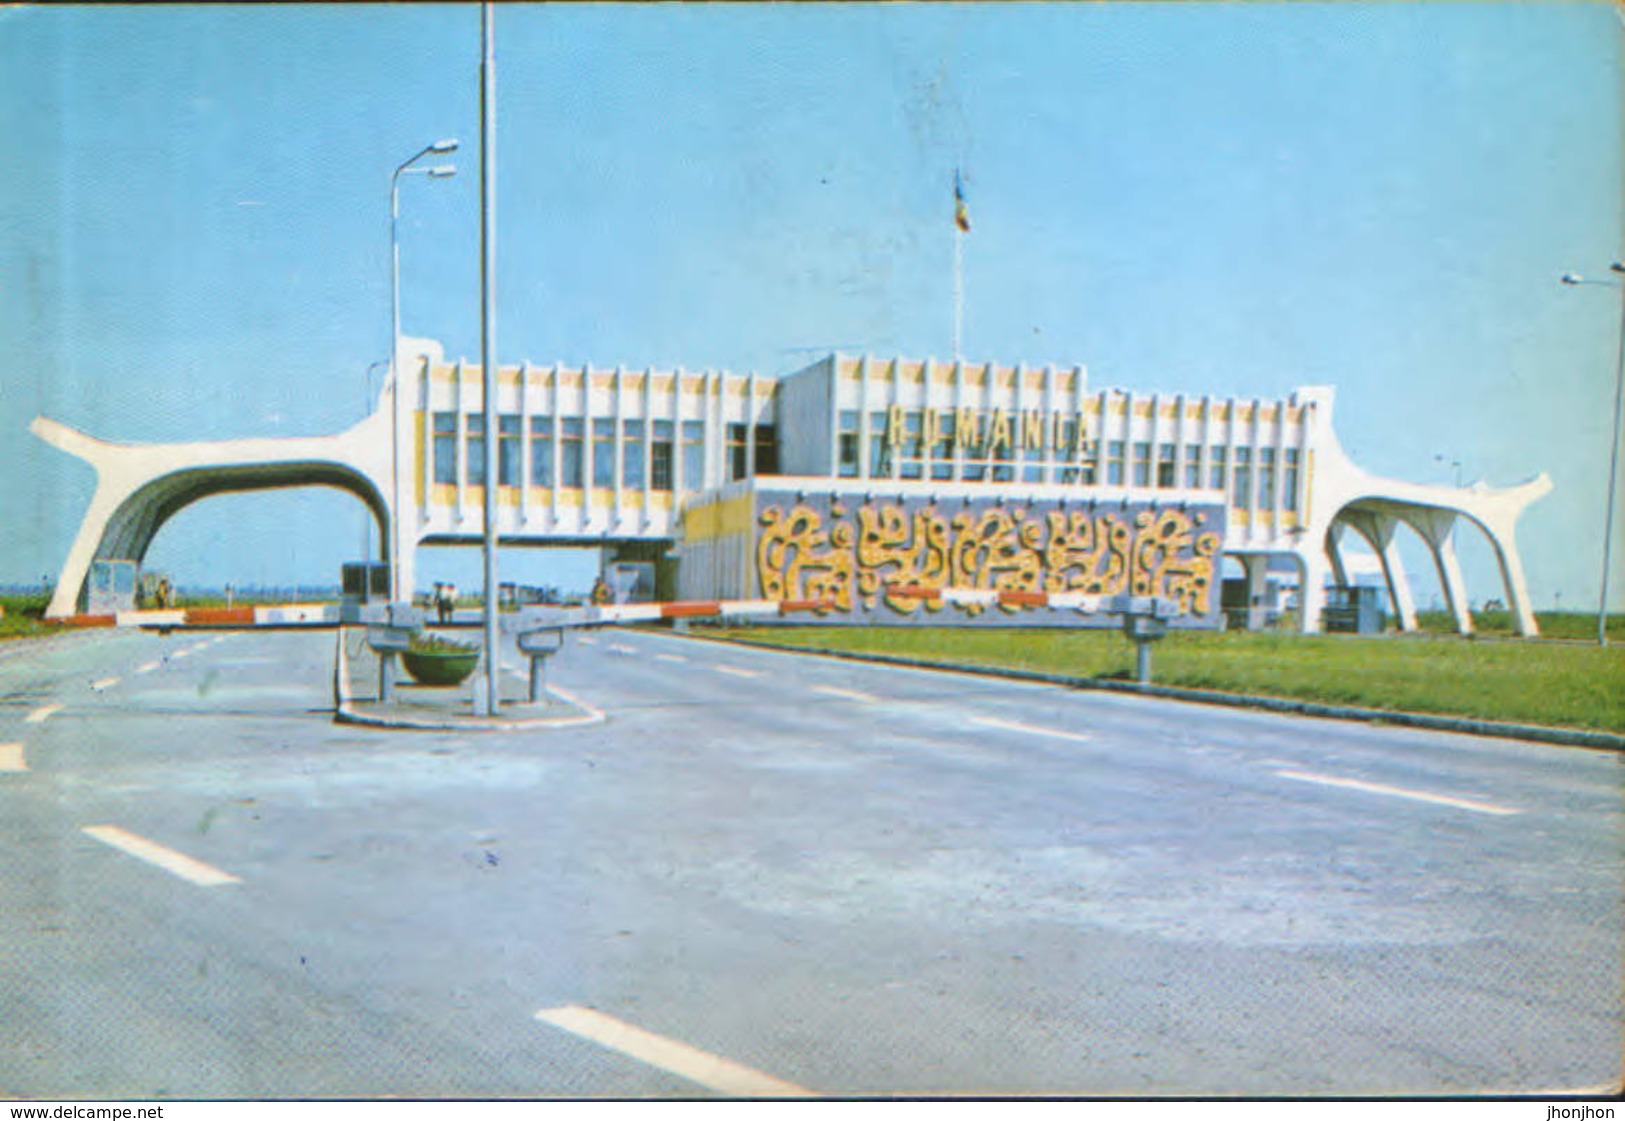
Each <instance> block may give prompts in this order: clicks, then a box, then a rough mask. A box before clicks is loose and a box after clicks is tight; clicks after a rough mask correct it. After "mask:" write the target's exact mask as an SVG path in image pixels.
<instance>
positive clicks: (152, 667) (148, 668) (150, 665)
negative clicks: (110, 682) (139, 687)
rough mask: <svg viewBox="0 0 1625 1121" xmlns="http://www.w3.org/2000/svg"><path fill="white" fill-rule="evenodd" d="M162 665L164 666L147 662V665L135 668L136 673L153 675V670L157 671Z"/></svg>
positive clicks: (160, 663) (159, 663)
mask: <svg viewBox="0 0 1625 1121" xmlns="http://www.w3.org/2000/svg"><path fill="white" fill-rule="evenodd" d="M161 665H163V663H162V662H147V663H146V664H145V665H139V666H136V667H135V672H136V673H151V672H152V671H153V670H155V669H157V668H158V667H159V666H161Z"/></svg>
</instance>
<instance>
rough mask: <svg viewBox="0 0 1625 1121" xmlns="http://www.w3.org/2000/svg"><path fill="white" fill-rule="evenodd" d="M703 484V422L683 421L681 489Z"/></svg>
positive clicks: (698, 488)
mask: <svg viewBox="0 0 1625 1121" xmlns="http://www.w3.org/2000/svg"><path fill="white" fill-rule="evenodd" d="M704 486H705V422H704V421H703V420H685V421H683V489H684V490H700V489H701V488H702V487H704Z"/></svg>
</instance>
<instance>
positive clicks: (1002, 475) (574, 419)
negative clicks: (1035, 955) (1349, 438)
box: [34, 340, 1550, 634]
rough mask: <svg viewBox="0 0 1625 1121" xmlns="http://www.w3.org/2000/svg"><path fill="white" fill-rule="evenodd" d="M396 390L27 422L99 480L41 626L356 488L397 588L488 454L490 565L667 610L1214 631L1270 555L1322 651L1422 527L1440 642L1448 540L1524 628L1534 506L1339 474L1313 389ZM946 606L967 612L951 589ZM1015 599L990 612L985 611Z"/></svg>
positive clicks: (420, 345) (1046, 377) (443, 535)
mask: <svg viewBox="0 0 1625 1121" xmlns="http://www.w3.org/2000/svg"><path fill="white" fill-rule="evenodd" d="M404 343H405V344H406V345H405V346H404V347H403V358H402V361H401V363H400V368H401V373H402V376H401V377H400V379H399V384H400V386H401V392H400V394H399V396H398V397H397V396H396V393H395V384H396V379H393V378H392V379H391V382H390V384H389V385H387V386H386V387H385V389H384V392H383V394H382V395H381V397H380V399H379V407H378V409H377V410H376V411H375V412H374V413H373V414H372V415H370V416H369V417H367V418H366V419H365V420H363V421H362V422H361V423H360V424H358V425H356V426H355V427H354V428H352V429H350V430H348V431H347V432H344V433H339V434H337V435H334V436H328V437H315V438H306V439H279V440H242V441H226V442H214V443H194V444H175V445H147V446H130V445H114V444H109V443H105V442H103V441H98V440H95V439H93V438H92V437H89V436H85V435H83V434H81V433H77V432H74V431H73V430H71V429H67V428H66V427H64V426H62V425H59V424H57V423H55V422H53V421H49V420H47V419H45V418H39V419H38V420H36V421H35V425H34V431H35V432H36V433H37V434H39V435H40V436H41V437H42V438H44V439H46V440H48V441H50V442H52V443H53V444H56V445H57V446H58V447H61V448H63V449H64V450H67V451H70V452H72V453H74V454H77V455H79V456H81V457H82V458H84V459H86V460H88V461H89V462H91V463H92V464H93V465H94V466H95V467H96V469H97V472H98V485H97V491H96V494H95V496H94V497H93V499H92V503H91V508H90V510H89V511H88V512H87V514H86V518H85V521H84V524H83V525H82V527H81V530H80V533H79V535H78V538H77V539H76V541H75V543H74V546H73V548H72V550H71V551H70V554H69V557H68V560H67V563H66V564H65V566H64V570H63V574H62V579H61V580H60V581H59V583H58V585H57V590H56V593H55V597H54V598H53V600H52V603H51V607H50V612H51V614H53V615H65V614H71V613H73V612H74V611H76V610H79V609H80V608H81V607H82V603H83V595H84V584H85V577H86V573H87V572H88V569H89V565H90V562H91V561H92V560H95V559H111V558H118V559H131V560H136V561H139V560H140V559H141V558H142V556H143V555H144V554H145V551H146V548H147V546H148V544H149V543H150V541H151V539H152V536H153V535H154V534H155V533H156V532H157V529H158V528H159V526H161V525H162V523H163V521H164V520H166V519H167V518H168V517H170V516H172V515H173V514H174V513H175V512H176V511H178V510H179V509H181V508H183V507H184V506H185V505H187V504H189V503H191V502H194V501H197V500H199V499H201V498H203V497H206V496H208V495H209V494H214V493H220V492H224V491H232V490H246V489H258V488H264V487H277V486H298V485H328V486H338V487H343V488H345V489H348V490H351V491H353V492H354V493H356V494H357V495H358V496H359V497H361V498H362V500H363V501H364V502H366V503H367V504H368V506H369V507H370V508H371V509H372V510H373V512H374V515H375V517H376V518H377V520H378V523H379V526H380V537H381V541H382V542H383V544H384V549H383V551H384V552H385V554H386V555H387V556H388V557H389V558H391V562H392V565H393V589H392V590H393V594H394V595H395V597H396V598H405V597H406V596H409V595H410V594H411V593H412V592H413V591H414V590H415V589H416V587H417V574H416V556H417V550H418V548H419V547H421V546H423V545H444V544H463V543H466V544H476V543H478V542H479V541H480V540H481V539H482V537H483V532H484V524H483V511H484V499H485V490H484V488H485V487H486V485H488V480H487V479H486V478H485V440H486V439H487V438H488V437H493V438H494V439H495V440H496V451H497V457H496V461H497V478H496V480H495V483H496V486H497V496H496V497H497V526H496V530H497V535H498V538H499V540H500V541H501V542H502V543H503V544H505V545H526V544H534V545H593V546H598V547H600V548H602V549H604V550H605V555H606V557H612V558H618V559H625V560H646V561H649V562H651V563H654V564H655V565H656V566H657V568H658V569H659V571H660V574H661V575H660V579H659V581H658V585H659V587H660V588H661V590H662V594H663V595H666V596H671V595H677V596H682V597H684V598H706V599H714V598H765V599H790V600H800V599H830V600H832V601H834V602H836V603H837V604H839V606H838V608H836V609H834V610H831V611H829V612H827V613H825V615H824V616H823V617H824V618H825V620H826V621H840V620H850V621H868V622H898V623H908V622H916V621H930V622H948V621H961V620H963V621H975V622H981V623H987V622H1002V623H1011V624H1020V625H1032V624H1038V623H1059V624H1065V625H1077V624H1079V623H1086V622H1088V621H1090V619H1091V611H1092V609H1093V607H1094V606H1095V604H1094V598H1095V597H1101V596H1108V595H1113V594H1118V593H1121V592H1131V593H1134V594H1149V595H1160V596H1164V597H1165V598H1171V599H1175V600H1176V601H1178V602H1179V603H1180V604H1181V609H1182V612H1183V614H1184V618H1185V621H1186V622H1187V623H1188V624H1190V625H1212V624H1213V623H1215V622H1216V620H1217V618H1218V598H1219V597H1218V587H1219V583H1220V578H1221V575H1222V567H1221V566H1222V561H1223V558H1225V557H1231V558H1234V560H1235V561H1237V562H1239V564H1240V566H1241V569H1242V571H1243V572H1244V573H1245V574H1246V579H1247V582H1248V587H1249V592H1250V593H1251V594H1253V595H1255V596H1257V595H1261V593H1262V591H1263V587H1264V581H1265V572H1266V569H1267V568H1268V566H1269V562H1270V561H1271V559H1272V558H1281V557H1285V558H1290V559H1291V561H1292V563H1293V564H1294V565H1295V566H1296V568H1297V571H1298V573H1299V577H1300V578H1299V587H1300V589H1301V592H1300V605H1299V607H1300V610H1299V625H1300V626H1301V627H1302V629H1304V630H1306V631H1314V630H1318V629H1319V627H1320V616H1321V609H1322V607H1323V605H1324V594H1325V586H1326V583H1327V582H1328V580H1329V579H1331V580H1335V581H1336V582H1337V583H1347V574H1346V572H1345V565H1344V563H1343V552H1344V544H1345V541H1346V536H1347V534H1348V533H1349V532H1351V531H1352V532H1354V533H1356V534H1358V535H1359V536H1360V537H1362V538H1363V539H1365V540H1366V541H1368V542H1369V543H1370V546H1371V548H1372V551H1373V552H1374V553H1375V554H1376V555H1377V557H1378V558H1379V559H1380V561H1381V565H1382V571H1383V576H1384V581H1385V583H1386V585H1387V590H1388V595H1389V598H1390V602H1391V605H1392V608H1393V614H1394V615H1395V616H1396V617H1397V619H1398V620H1399V624H1400V626H1401V628H1402V629H1413V628H1414V627H1415V626H1416V619H1415V610H1414V606H1413V603H1414V599H1413V596H1412V594H1411V589H1410V584H1409V581H1408V578H1407V574H1406V573H1405V571H1404V569H1403V566H1402V564H1401V562H1400V558H1399V552H1398V549H1397V547H1396V544H1395V533H1396V531H1397V529H1398V527H1399V526H1400V524H1401V523H1404V524H1407V525H1409V526H1411V527H1412V528H1414V529H1415V531H1416V532H1417V534H1418V535H1419V536H1420V537H1421V539H1422V540H1423V541H1424V542H1425V543H1426V545H1427V547H1428V549H1429V551H1430V554H1431V556H1432V558H1433V560H1434V563H1435V567H1436V569H1437V572H1438V576H1439V579H1440V584H1441V587H1442V589H1443V591H1444V595H1445V598H1446V601H1447V602H1448V603H1449V604H1450V606H1451V609H1452V611H1453V612H1454V613H1455V617H1456V620H1457V624H1458V627H1459V628H1460V629H1461V630H1463V631H1464V632H1465V631H1468V630H1470V629H1471V625H1472V624H1471V618H1470V616H1469V615H1468V613H1467V595H1466V589H1465V586H1464V583H1463V581H1462V577H1461V570H1460V565H1459V564H1458V563H1457V560H1456V554H1455V551H1454V537H1455V530H1456V528H1457V527H1458V525H1473V526H1477V527H1478V528H1479V529H1481V530H1482V531H1483V532H1484V533H1485V534H1486V536H1487V537H1488V539H1489V541H1490V544H1491V547H1492V548H1493V550H1494V552H1495V555H1496V557H1497V560H1498V561H1499V563H1500V568H1501V576H1502V584H1503V587H1504V593H1505V597H1506V600H1507V603H1508V604H1509V606H1510V607H1511V609H1512V611H1513V614H1514V617H1515V619H1516V621H1517V625H1518V627H1519V630H1520V631H1521V632H1522V633H1525V634H1533V633H1534V632H1535V624H1534V617H1533V613H1532V610H1531V608H1530V605H1529V599H1528V592H1527V584H1526V581H1525V579H1524V575H1523V570H1522V565H1521V561H1520V559H1519V556H1518V552H1517V548H1516V538H1515V532H1514V529H1515V523H1516V520H1517V518H1518V516H1519V514H1521V512H1522V510H1523V509H1524V508H1525V507H1526V506H1527V505H1528V504H1529V503H1530V502H1532V501H1533V500H1535V499H1536V498H1538V497H1540V496H1541V495H1543V494H1545V493H1546V492H1547V491H1548V490H1549V489H1550V482H1549V481H1548V480H1547V479H1546V477H1545V476H1541V477H1539V478H1537V479H1533V480H1531V481H1529V482H1527V483H1524V484H1522V485H1520V486H1517V487H1512V488H1507V489H1491V488H1488V487H1485V486H1483V485H1481V484H1474V485H1473V486H1471V487H1436V486H1427V485H1422V484H1411V483H1405V482H1401V481H1398V480H1389V479H1382V478H1379V477H1376V476H1373V475H1370V474H1369V473H1367V472H1364V471H1363V470H1361V469H1360V468H1358V467H1357V466H1356V465H1355V464H1353V463H1352V461H1350V460H1349V458H1348V457H1347V456H1346V455H1345V454H1344V452H1343V450H1342V448H1341V445H1340V444H1339V443H1338V440H1337V436H1336V433H1335V431H1334V430H1333V427H1332V411H1333V403H1334V394H1333V391H1332V390H1331V389H1330V388H1326V387H1310V388H1303V389H1299V390H1297V391H1295V392H1294V393H1292V394H1290V395H1289V396H1287V397H1285V398H1282V399H1254V398H1234V397H1213V396H1200V397H1198V396H1190V395H1185V394H1159V393H1143V392H1137V391H1132V390H1125V389H1116V388H1103V389H1096V388H1093V387H1091V386H1090V385H1089V383H1088V377H1087V373H1086V371H1085V370H1084V369H1083V368H1082V367H1081V366H1072V367H1053V366H1046V367H1042V368H1037V367H1027V366H1021V365H1001V364H998V363H964V362H939V361H933V360H907V359H877V358H874V357H869V356H865V357H852V356H845V355H830V356H828V357H826V358H824V359H822V360H821V361H819V362H816V363H813V364H812V365H810V366H808V367H806V368H805V369H802V370H799V371H797V372H795V373H793V374H790V375H787V376H784V377H780V378H772V377H761V376H757V375H736V374H730V373H724V372H718V371H705V372H689V371H684V370H681V369H677V370H654V369H644V370H628V369H623V368H616V369H603V368H595V367H592V366H591V365H590V364H582V365H579V366H575V365H568V364H553V365H550V366H536V365H532V364H529V363H526V364H521V365H518V366H513V367H503V368H501V369H500V370H499V371H498V376H497V390H496V392H497V401H496V402H495V404H496V426H495V432H494V433H489V434H488V433H487V432H486V431H485V421H484V400H483V377H482V371H481V369H480V368H479V366H478V365H476V364H470V363H467V362H461V361H458V362H449V361H447V360H446V359H445V357H444V355H443V353H442V352H441V349H440V347H439V346H438V345H437V344H434V343H432V342H429V341H426V340H404ZM941 588H955V589H960V590H964V591H967V592H969V591H976V590H980V591H984V592H995V591H1002V592H1010V593H1028V592H1030V593H1035V594H1036V593H1045V594H1048V595H1059V596H1063V597H1064V596H1073V597H1075V598H1076V597H1082V599H1081V600H1078V602H1079V603H1081V604H1082V605H1083V606H1080V607H1078V608H1077V609H1075V610H1060V611H1058V610H1055V609H1054V608H1046V609H1042V610H1039V609H1023V608H1020V607H1019V606H1014V607H1012V606H1008V605H1007V606H1006V607H1004V608H1001V609H998V610H994V609H984V608H983V607H982V606H980V605H979V604H978V603H977V602H974V597H972V601H971V602H969V603H968V605H961V604H958V603H955V604H946V603H945V602H944V601H942V600H941V599H940V598H933V597H932V596H931V595H929V594H927V593H928V592H929V591H930V590H931V589H941ZM960 598H961V599H962V598H963V597H960ZM1006 598H1007V599H1008V598H1009V597H1006Z"/></svg>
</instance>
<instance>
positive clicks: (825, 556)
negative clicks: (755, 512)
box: [756, 506, 852, 611]
mask: <svg viewBox="0 0 1625 1121" xmlns="http://www.w3.org/2000/svg"><path fill="white" fill-rule="evenodd" d="M761 520H762V533H761V537H760V539H759V540H758V541H757V543H756V571H757V574H758V575H759V576H760V578H761V581H762V594H763V595H764V596H766V597H767V598H768V599H778V600H784V599H828V600H833V601H834V603H835V606H836V607H837V608H839V609H840V610H842V611H850V610H852V527H851V526H850V525H848V524H847V523H845V522H836V523H835V525H834V527H833V528H832V529H831V530H830V531H829V532H827V533H826V532H824V531H823V530H822V529H820V526H821V525H822V524H823V519H822V518H821V517H820V516H819V514H818V512H817V511H816V510H812V509H809V508H808V507H806V506H797V507H796V508H795V509H793V510H791V511H790V514H789V516H788V517H786V516H785V514H784V512H783V511H782V510H780V509H779V508H778V507H777V506H770V507H768V508H767V509H766V510H763V511H762V519H761Z"/></svg>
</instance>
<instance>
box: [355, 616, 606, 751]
mask: <svg viewBox="0 0 1625 1121" xmlns="http://www.w3.org/2000/svg"><path fill="white" fill-rule="evenodd" d="M389 657H391V655H390V653H389V652H388V651H387V650H385V651H383V652H380V651H379V650H378V649H377V648H375V645H374V644H373V643H372V642H369V641H368V628H366V627H340V628H339V630H338V638H337V641H336V644H335V652H334V670H333V694H334V707H335V710H336V713H335V719H336V720H337V721H338V722H339V723H341V724H361V725H366V726H369V727H375V728H403V729H415V730H419V731H440V732H463V731H523V730H527V729H543V728H570V727H577V726H580V725H585V724H601V723H603V721H604V713H603V712H602V711H601V710H599V709H596V708H594V707H593V706H592V705H589V704H587V703H586V702H585V701H582V700H579V699H578V698H576V697H573V696H571V695H570V694H568V693H566V692H565V691H564V690H562V689H560V688H558V687H557V686H547V685H543V686H542V687H540V688H538V689H537V690H536V692H535V694H534V698H533V694H532V672H531V671H530V670H520V669H516V668H514V667H512V666H504V667H502V672H501V673H500V674H499V676H498V688H499V696H500V700H501V706H500V709H499V712H498V714H497V715H495V716H476V715H474V688H475V683H474V679H473V678H469V679H466V680H464V681H461V682H459V683H457V684H455V685H425V684H418V683H416V682H412V681H410V680H399V679H397V678H396V677H395V672H396V671H395V670H394V669H386V667H385V662H384V660H385V659H386V658H389Z"/></svg>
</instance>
